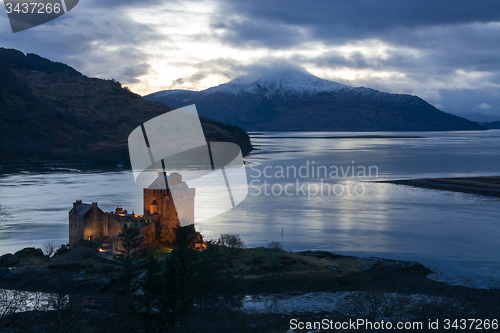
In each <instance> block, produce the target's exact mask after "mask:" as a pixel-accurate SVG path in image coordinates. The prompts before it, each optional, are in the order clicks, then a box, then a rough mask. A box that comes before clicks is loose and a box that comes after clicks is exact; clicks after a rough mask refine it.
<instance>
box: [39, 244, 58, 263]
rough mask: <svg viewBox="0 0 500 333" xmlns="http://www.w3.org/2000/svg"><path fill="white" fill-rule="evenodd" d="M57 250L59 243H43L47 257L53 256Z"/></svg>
mask: <svg viewBox="0 0 500 333" xmlns="http://www.w3.org/2000/svg"><path fill="white" fill-rule="evenodd" d="M56 250H57V245H56V244H54V243H53V242H48V243H45V244H43V247H42V251H43V253H45V255H46V256H47V259H49V258H50V257H52V255H53V254H55V253H56Z"/></svg>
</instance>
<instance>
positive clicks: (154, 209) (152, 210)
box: [149, 198, 158, 214]
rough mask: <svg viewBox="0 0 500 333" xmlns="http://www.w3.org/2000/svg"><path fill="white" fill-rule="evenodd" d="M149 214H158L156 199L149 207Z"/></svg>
mask: <svg viewBox="0 0 500 333" xmlns="http://www.w3.org/2000/svg"><path fill="white" fill-rule="evenodd" d="M149 212H150V213H151V214H158V202H157V201H156V198H154V199H153V201H152V202H151V205H149Z"/></svg>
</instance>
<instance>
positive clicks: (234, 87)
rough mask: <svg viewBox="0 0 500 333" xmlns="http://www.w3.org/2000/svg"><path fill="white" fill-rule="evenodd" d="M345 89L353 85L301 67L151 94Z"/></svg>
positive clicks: (179, 96) (189, 95)
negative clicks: (329, 78)
mask: <svg viewBox="0 0 500 333" xmlns="http://www.w3.org/2000/svg"><path fill="white" fill-rule="evenodd" d="M342 89H353V88H352V87H350V86H346V85H343V84H340V83H337V82H333V81H329V80H324V79H320V78H319V77H316V76H314V75H312V74H310V73H308V72H305V71H304V72H302V71H297V70H281V71H273V72H271V73H269V74H267V75H264V76H263V77H261V78H259V79H257V80H252V79H251V76H242V77H238V78H236V79H234V80H232V81H229V82H227V83H224V84H221V85H218V86H216V87H212V88H208V89H206V90H202V91H192V90H180V89H179V90H163V91H159V92H157V93H154V94H151V95H149V96H151V97H169V96H174V95H175V96H176V99H178V100H180V99H183V98H184V99H185V100H186V101H187V100H189V99H190V98H192V97H193V96H194V95H195V94H196V95H197V96H198V97H200V96H207V95H210V94H214V93H229V94H234V95H238V94H240V93H250V94H255V93H258V94H263V96H271V95H275V94H279V95H284V94H300V95H303V94H317V93H319V92H324V91H338V90H342Z"/></svg>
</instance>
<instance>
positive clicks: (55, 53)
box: [0, 0, 168, 84]
mask: <svg viewBox="0 0 500 333" xmlns="http://www.w3.org/2000/svg"><path fill="white" fill-rule="evenodd" d="M112 2H115V1H96V0H91V1H80V3H79V4H78V5H77V6H76V7H75V8H74V9H73V10H72V11H71V12H69V13H68V14H66V15H63V16H62V17H60V18H58V19H57V20H54V21H51V22H49V23H47V24H44V25H42V26H39V27H36V28H34V29H30V30H26V31H24V32H20V33H16V34H12V33H7V27H4V26H2V27H0V29H3V30H2V31H5V33H2V46H4V47H12V48H16V49H19V50H21V51H23V52H24V53H36V54H39V55H40V56H42V57H46V58H49V59H51V60H53V61H60V62H63V63H67V64H69V65H70V66H72V67H75V68H76V69H77V70H79V71H81V72H83V73H84V74H87V75H91V76H97V77H101V78H108V79H109V78H115V79H117V80H119V81H120V82H122V83H124V84H131V83H136V82H138V80H137V77H138V76H141V75H144V74H147V72H148V70H149V68H150V66H149V65H148V61H147V60H148V54H147V49H146V45H147V44H148V43H149V42H151V41H155V40H163V41H165V40H167V39H168V37H167V36H164V35H163V34H161V33H159V32H157V31H156V30H155V28H154V27H151V26H149V25H147V24H143V23H140V22H137V21H135V20H134V19H133V18H131V17H130V16H129V15H127V13H126V9H127V6H138V3H137V2H134V1H123V3H122V1H120V5H117V6H114V7H113V10H112V11H111V10H110V8H105V7H107V6H110V5H111V4H110V3H112ZM116 2H117V1H116ZM155 3H158V4H160V3H161V2H160V1H152V2H151V4H150V5H153V4H155ZM5 23H7V24H8V22H5Z"/></svg>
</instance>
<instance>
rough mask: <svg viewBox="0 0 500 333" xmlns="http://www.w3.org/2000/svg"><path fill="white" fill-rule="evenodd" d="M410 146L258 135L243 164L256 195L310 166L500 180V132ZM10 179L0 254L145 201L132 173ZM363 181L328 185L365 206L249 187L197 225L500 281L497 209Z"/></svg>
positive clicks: (475, 200) (2, 195) (203, 207)
mask: <svg viewBox="0 0 500 333" xmlns="http://www.w3.org/2000/svg"><path fill="white" fill-rule="evenodd" d="M288 134H290V133H288ZM348 134H349V135H356V133H348ZM363 134H364V135H365V134H366V133H363ZM378 134H380V133H378ZM391 134H394V135H396V134H397V135H402V134H401V133H391ZM293 135H294V136H305V135H309V136H325V135H331V133H293ZM336 135H337V134H336ZM345 135H347V134H345ZM404 135H408V136H410V135H419V136H423V137H424V138H399V139H397V138H393V139H367V138H363V139H359V138H358V139H290V138H281V139H277V138H273V137H276V136H285V135H284V134H283V133H266V134H265V135H258V136H255V137H254V138H253V142H254V143H255V144H256V145H257V146H259V147H260V149H261V150H257V151H254V152H252V153H251V155H250V156H249V157H247V158H246V160H247V162H248V164H247V174H248V180H249V182H251V181H252V180H256V179H257V180H260V181H261V182H260V183H258V184H256V185H255V186H256V187H257V188H260V189H262V186H263V181H267V182H268V186H272V185H275V184H278V185H280V186H282V187H283V186H286V185H287V184H288V183H290V182H295V181H296V180H297V178H293V177H292V178H279V179H276V178H274V177H273V178H270V179H267V178H266V177H264V176H262V175H261V176H260V177H259V176H258V172H257V171H256V170H260V171H262V170H263V168H265V167H271V168H273V170H275V169H276V167H277V166H295V167H296V168H299V167H301V166H303V165H305V164H306V162H307V161H314V162H315V165H316V166H318V165H325V166H332V165H335V166H344V167H347V166H352V165H353V163H352V161H355V165H357V166H359V165H364V166H374V165H375V166H377V167H378V171H379V172H378V176H379V179H400V178H424V177H452V176H466V175H469V176H475V175H496V174H498V170H500V131H484V132H451V133H450V132H448V133H440V132H426V133H404ZM2 172H3V173H4V174H3V175H2V176H1V177H0V203H1V204H2V205H5V206H8V207H9V209H10V211H11V213H12V218H11V219H9V220H7V221H3V222H0V253H5V252H15V251H17V250H19V249H20V248H22V247H25V246H37V247H41V246H42V245H43V244H44V243H45V242H48V241H53V242H55V243H66V242H68V211H69V210H70V208H71V203H72V202H74V201H75V200H83V201H84V202H93V201H94V202H95V201H97V202H99V206H100V207H102V209H103V210H104V211H112V210H114V209H115V208H116V205H122V206H123V208H124V209H127V210H129V211H132V210H134V211H135V212H142V211H143V207H142V190H141V189H140V188H138V187H137V186H136V185H135V183H134V179H133V176H132V173H131V172H130V171H127V170H122V169H113V170H106V169H98V170H83V169H77V168H74V167H72V168H68V169H63V170H33V169H32V170H28V171H27V170H23V171H20V170H11V171H7V170H6V168H5V167H4V169H3V170H2ZM364 180H367V179H357V178H356V177H355V178H352V177H351V176H350V175H349V177H346V178H345V179H344V178H341V179H324V182H328V183H330V184H339V185H344V186H347V185H350V186H351V187H353V186H356V185H357V184H363V185H364V188H365V193H364V194H363V195H361V196H356V195H354V196H348V195H340V196H332V195H330V196H327V195H315V196H311V197H310V198H308V197H307V195H302V194H298V195H295V194H294V195H293V196H287V195H283V194H282V195H279V196H275V195H272V193H271V194H270V195H267V196H266V195H265V194H264V192H262V193H261V194H260V195H252V193H253V194H255V192H256V189H253V188H250V189H249V192H250V194H249V195H248V197H247V198H246V199H245V200H244V202H243V203H241V204H240V205H239V206H237V207H236V208H235V209H233V210H231V211H229V212H226V213H224V214H222V215H219V216H217V217H215V218H212V219H210V220H207V221H203V222H199V221H198V222H196V220H195V223H196V227H197V229H198V230H199V231H201V233H202V234H203V235H204V236H205V237H206V238H217V237H218V236H219V235H220V234H221V233H236V234H240V235H241V237H242V238H243V240H244V241H245V242H246V244H247V246H265V245H266V244H267V243H269V242H271V241H277V240H280V239H281V230H282V228H283V229H284V247H285V249H287V250H307V249H325V250H330V251H334V252H339V253H345V254H356V255H375V256H383V257H388V258H393V259H402V260H418V261H421V262H422V263H424V264H429V265H432V266H435V267H438V268H440V269H442V270H445V271H447V272H452V273H453V274H455V273H456V274H462V275H478V276H488V277H491V278H494V279H499V278H500V242H498V239H500V225H499V223H498V221H500V205H498V199H495V198H483V197H480V196H475V195H469V194H463V193H453V192H444V191H435V190H427V189H419V188H411V187H405V186H397V185H391V184H380V183H379V184H377V183H364V182H363V181H364ZM299 181H300V182H301V184H302V183H304V184H306V185H305V186H306V187H307V184H315V185H317V186H320V184H321V179H320V178H318V177H315V178H313V179H302V178H300V179H299ZM20 184H22V186H20ZM254 184H255V183H254ZM209 189H210V187H209ZM212 190H213V193H212V194H213V195H211V196H210V197H208V198H206V199H205V200H204V201H201V199H196V198H195V202H196V209H197V210H196V215H197V216H203V214H207V215H210V214H211V211H210V210H211V206H213V203H215V202H217V200H219V199H218V196H217V194H218V193H219V192H224V191H223V190H219V189H216V188H212ZM294 193H295V192H294ZM200 198H201V196H200ZM196 200H197V201H196Z"/></svg>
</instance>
